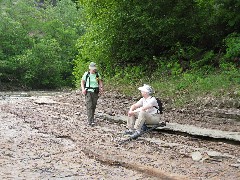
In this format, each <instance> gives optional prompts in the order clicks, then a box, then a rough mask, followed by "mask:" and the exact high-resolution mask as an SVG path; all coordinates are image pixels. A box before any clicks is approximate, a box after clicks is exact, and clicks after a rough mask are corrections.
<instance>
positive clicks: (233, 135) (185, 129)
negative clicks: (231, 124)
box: [97, 113, 240, 142]
mask: <svg viewBox="0 0 240 180" xmlns="http://www.w3.org/2000/svg"><path fill="white" fill-rule="evenodd" d="M97 115H98V116H101V117H103V118H105V119H107V120H110V121H114V122H118V123H125V122H126V121H127V116H123V115H115V116H110V115H108V114H105V113H98V114H97ZM156 129H164V130H170V131H175V132H182V133H187V134H190V135H196V136H203V137H211V138H215V139H227V140H232V141H238V142H240V132H231V131H221V130H217V129H207V128H201V127H197V126H193V125H188V124H178V123H167V124H166V126H164V127H158V128H156Z"/></svg>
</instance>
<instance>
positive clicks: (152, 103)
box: [136, 96, 159, 114]
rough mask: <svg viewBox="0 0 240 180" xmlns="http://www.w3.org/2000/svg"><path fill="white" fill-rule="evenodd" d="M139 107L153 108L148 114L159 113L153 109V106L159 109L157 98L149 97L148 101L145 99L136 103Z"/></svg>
mask: <svg viewBox="0 0 240 180" xmlns="http://www.w3.org/2000/svg"><path fill="white" fill-rule="evenodd" d="M136 105H137V106H140V107H145V106H148V105H150V106H152V107H151V108H149V109H147V110H146V112H148V113H149V114H157V113H158V110H157V109H156V108H155V107H153V106H156V107H157V108H159V107H158V103H157V100H156V98H155V97H153V96H149V97H148V98H147V99H145V98H144V97H143V98H141V99H140V100H139V101H138V102H137V103H136Z"/></svg>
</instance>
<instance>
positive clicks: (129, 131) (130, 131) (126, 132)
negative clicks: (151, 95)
mask: <svg viewBox="0 0 240 180" xmlns="http://www.w3.org/2000/svg"><path fill="white" fill-rule="evenodd" d="M133 133H134V131H133V130H126V131H125V132H124V133H123V135H132V134H133Z"/></svg>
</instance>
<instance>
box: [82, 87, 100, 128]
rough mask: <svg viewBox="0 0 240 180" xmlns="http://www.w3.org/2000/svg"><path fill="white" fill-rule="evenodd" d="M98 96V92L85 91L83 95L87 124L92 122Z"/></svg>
mask: <svg viewBox="0 0 240 180" xmlns="http://www.w3.org/2000/svg"><path fill="white" fill-rule="evenodd" d="M98 97H99V96H98V93H96V92H87V94H86V96H85V101H86V108H87V116H88V123H89V124H91V123H93V122H94V113H95V109H96V106H97V100H98Z"/></svg>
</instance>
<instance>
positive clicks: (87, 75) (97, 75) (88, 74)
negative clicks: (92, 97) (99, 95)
mask: <svg viewBox="0 0 240 180" xmlns="http://www.w3.org/2000/svg"><path fill="white" fill-rule="evenodd" d="M88 78H89V81H88V83H89V86H88V87H87V88H86V83H87V79H88ZM96 78H97V81H98V84H99V80H98V78H99V74H98V72H96ZM84 87H85V88H86V89H87V90H88V89H94V88H91V87H90V71H88V72H87V74H86V79H85V83H84Z"/></svg>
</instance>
